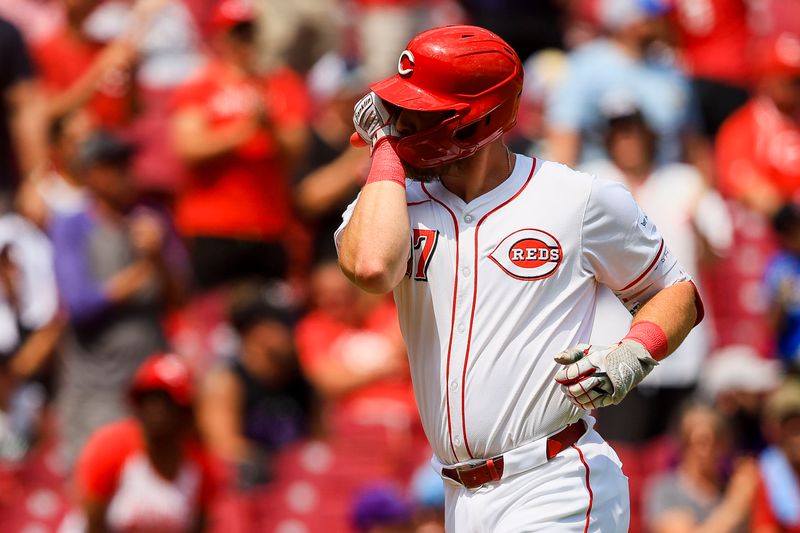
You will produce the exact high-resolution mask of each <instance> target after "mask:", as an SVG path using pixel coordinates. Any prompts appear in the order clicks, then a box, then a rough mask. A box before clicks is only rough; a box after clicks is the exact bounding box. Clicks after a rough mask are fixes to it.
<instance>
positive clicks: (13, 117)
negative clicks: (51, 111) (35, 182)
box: [4, 79, 47, 178]
mask: <svg viewBox="0 0 800 533" xmlns="http://www.w3.org/2000/svg"><path fill="white" fill-rule="evenodd" d="M4 97H5V100H6V105H7V108H8V109H9V110H10V117H9V126H10V128H9V129H10V133H11V139H12V142H13V145H14V150H15V152H16V154H17V157H18V160H19V165H20V170H21V172H22V176H24V177H26V178H27V177H29V176H37V175H38V174H39V173H41V172H42V171H43V169H44V167H45V166H46V164H47V114H46V104H45V99H44V95H43V94H42V90H41V87H40V85H39V82H38V81H36V80H33V79H28V80H22V81H19V82H17V83H15V84H14V85H13V86H11V87H10V88H9V89H8V90H7V91H6V93H5V95H4Z"/></svg>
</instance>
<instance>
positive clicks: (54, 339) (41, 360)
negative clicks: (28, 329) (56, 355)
mask: <svg viewBox="0 0 800 533" xmlns="http://www.w3.org/2000/svg"><path fill="white" fill-rule="evenodd" d="M65 324H66V321H65V317H63V316H62V315H61V314H58V315H56V316H55V317H54V318H53V319H52V320H51V321H50V322H49V323H47V324H46V325H45V326H44V327H41V328H39V329H37V330H36V331H34V332H33V333H31V334H30V335H29V336H28V338H27V339H25V342H24V343H23V345H22V346H21V347H20V348H19V350H17V352H16V353H15V354H14V357H13V358H12V359H11V372H12V373H13V374H14V376H15V377H16V378H18V379H20V380H24V379H28V378H30V377H32V376H33V375H34V374H35V373H36V372H38V371H39V370H40V369H41V368H42V367H43V366H44V364H45V363H46V362H47V360H48V359H49V358H50V356H52V355H53V352H54V351H55V349H56V346H57V345H58V341H59V339H61V333H62V332H63V331H64V326H65Z"/></svg>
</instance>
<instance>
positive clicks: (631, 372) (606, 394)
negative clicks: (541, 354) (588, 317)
mask: <svg viewBox="0 0 800 533" xmlns="http://www.w3.org/2000/svg"><path fill="white" fill-rule="evenodd" d="M555 361H556V363H559V364H562V365H565V366H564V368H562V369H560V370H559V371H558V373H557V374H556V377H555V380H556V382H557V383H559V384H560V385H561V389H562V390H563V391H564V394H565V395H566V396H567V398H569V400H570V401H571V402H572V403H573V404H575V405H577V406H578V407H580V408H582V409H597V408H598V407H606V406H608V405H612V404H618V403H619V402H621V401H622V399H623V398H624V397H625V396H626V395H627V394H628V393H629V392H630V391H631V389H633V388H634V387H635V386H636V385H638V384H639V383H640V382H641V381H642V380H643V379H644V378H645V376H647V374H649V373H650V371H651V370H653V368H654V367H655V366H656V365H658V361H656V360H655V359H653V358H652V357H651V356H650V353H649V352H648V351H647V350H646V349H645V348H644V346H642V345H641V344H639V343H638V342H636V341H632V340H624V341H622V342H620V343H618V344H616V345H614V346H593V345H589V344H579V345H577V346H574V347H572V348H569V349H567V350H565V351H563V352H561V353H560V354H558V355H557V356H556V357H555Z"/></svg>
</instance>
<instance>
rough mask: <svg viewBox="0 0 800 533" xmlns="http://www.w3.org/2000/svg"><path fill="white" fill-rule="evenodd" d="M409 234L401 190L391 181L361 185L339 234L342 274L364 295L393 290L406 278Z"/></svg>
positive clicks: (403, 194)
mask: <svg viewBox="0 0 800 533" xmlns="http://www.w3.org/2000/svg"><path fill="white" fill-rule="evenodd" d="M410 231H411V225H410V222H409V219H408V208H407V207H406V194H405V189H404V188H403V187H401V186H399V185H398V184H397V183H394V182H390V181H378V182H375V183H370V184H368V185H366V186H364V188H363V189H362V191H361V197H360V198H359V200H358V203H357V204H356V207H355V211H354V212H353V217H352V218H351V219H350V222H349V223H348V224H347V227H346V228H345V230H344V233H343V234H342V240H341V244H340V247H339V264H340V266H341V267H342V271H343V272H344V273H345V275H346V276H347V277H348V278H349V279H350V280H351V281H352V282H353V283H355V284H356V285H358V286H359V287H360V288H362V289H364V290H365V291H367V292H374V293H387V292H389V291H391V290H393V289H394V288H395V287H396V286H397V285H398V284H399V283H400V282H401V281H402V280H403V276H404V275H405V271H406V264H407V260H408V250H409V242H410V241H409V234H410Z"/></svg>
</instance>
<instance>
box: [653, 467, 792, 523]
mask: <svg viewBox="0 0 800 533" xmlns="http://www.w3.org/2000/svg"><path fill="white" fill-rule="evenodd" d="M757 484H758V464H757V463H756V461H755V460H754V459H750V458H748V459H743V460H742V461H741V462H740V463H738V464H737V465H736V468H735V470H734V471H733V475H732V476H731V479H730V481H729V482H728V487H727V489H726V490H725V495H724V497H723V499H722V501H721V502H720V503H719V505H717V506H716V507H715V508H714V510H713V511H712V513H711V514H710V515H709V516H708V517H707V518H706V519H705V520H703V521H702V522H698V521H697V520H695V518H694V516H693V515H692V513H691V511H689V510H685V509H673V510H670V511H667V512H665V513H663V514H662V515H661V516H659V517H658V518H657V519H656V520H655V523H654V524H651V525H650V531H652V533H734V532H736V531H738V530H739V528H740V527H741V526H742V524H744V523H745V522H746V520H747V518H748V515H749V514H750V503H751V501H752V499H753V496H754V494H755V491H756V486H757ZM760 533H772V532H760ZM776 533H777V532H776Z"/></svg>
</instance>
